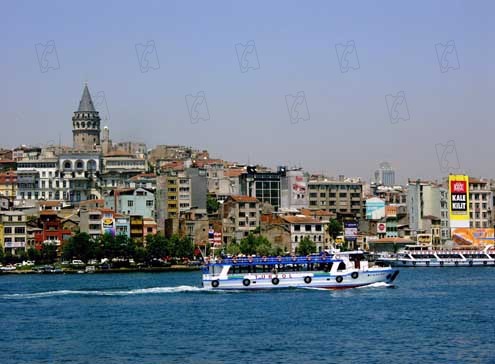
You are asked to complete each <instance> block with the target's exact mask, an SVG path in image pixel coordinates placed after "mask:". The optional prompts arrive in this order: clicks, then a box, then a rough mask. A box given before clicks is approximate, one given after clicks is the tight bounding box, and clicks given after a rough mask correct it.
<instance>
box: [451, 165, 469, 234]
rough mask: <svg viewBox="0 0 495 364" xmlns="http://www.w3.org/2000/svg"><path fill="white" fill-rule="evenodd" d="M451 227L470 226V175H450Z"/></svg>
mask: <svg viewBox="0 0 495 364" xmlns="http://www.w3.org/2000/svg"><path fill="white" fill-rule="evenodd" d="M449 213H450V227H452V228H468V227H469V176H466V175H463V174H458V175H450V176H449Z"/></svg>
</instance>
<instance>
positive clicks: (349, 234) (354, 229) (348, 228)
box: [344, 221, 358, 241]
mask: <svg viewBox="0 0 495 364" xmlns="http://www.w3.org/2000/svg"><path fill="white" fill-rule="evenodd" d="M357 235H358V223H357V222H355V221H344V238H345V240H347V241H356V239H357Z"/></svg>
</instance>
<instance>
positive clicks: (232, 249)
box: [227, 242, 241, 255]
mask: <svg viewBox="0 0 495 364" xmlns="http://www.w3.org/2000/svg"><path fill="white" fill-rule="evenodd" d="M240 253H241V247H240V246H239V244H237V243H234V242H233V243H230V244H229V245H227V254H230V255H239V254H240Z"/></svg>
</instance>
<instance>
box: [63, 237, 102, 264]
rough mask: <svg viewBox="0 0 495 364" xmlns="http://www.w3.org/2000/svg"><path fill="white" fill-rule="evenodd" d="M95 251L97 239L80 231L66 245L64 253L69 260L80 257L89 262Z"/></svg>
mask: <svg viewBox="0 0 495 364" xmlns="http://www.w3.org/2000/svg"><path fill="white" fill-rule="evenodd" d="M95 253H96V244H95V241H94V240H93V239H91V237H90V236H89V235H88V234H87V233H78V234H76V235H74V236H72V237H71V238H70V239H69V241H68V242H67V243H66V244H65V245H64V251H63V253H62V255H63V257H64V258H65V259H67V260H72V259H80V260H82V261H84V262H87V261H88V260H89V259H92V258H94V257H95Z"/></svg>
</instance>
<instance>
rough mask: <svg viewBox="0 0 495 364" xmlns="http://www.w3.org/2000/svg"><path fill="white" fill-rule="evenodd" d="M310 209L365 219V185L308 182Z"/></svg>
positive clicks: (324, 180)
mask: <svg viewBox="0 0 495 364" xmlns="http://www.w3.org/2000/svg"><path fill="white" fill-rule="evenodd" d="M308 189H309V208H310V209H311V210H326V211H328V212H330V213H333V214H336V215H340V216H346V217H352V218H354V219H360V218H362V217H363V208H364V202H363V197H362V191H363V184H362V182H359V181H352V180H346V179H344V177H343V176H340V177H339V179H338V180H327V179H317V180H310V181H309V182H308Z"/></svg>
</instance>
